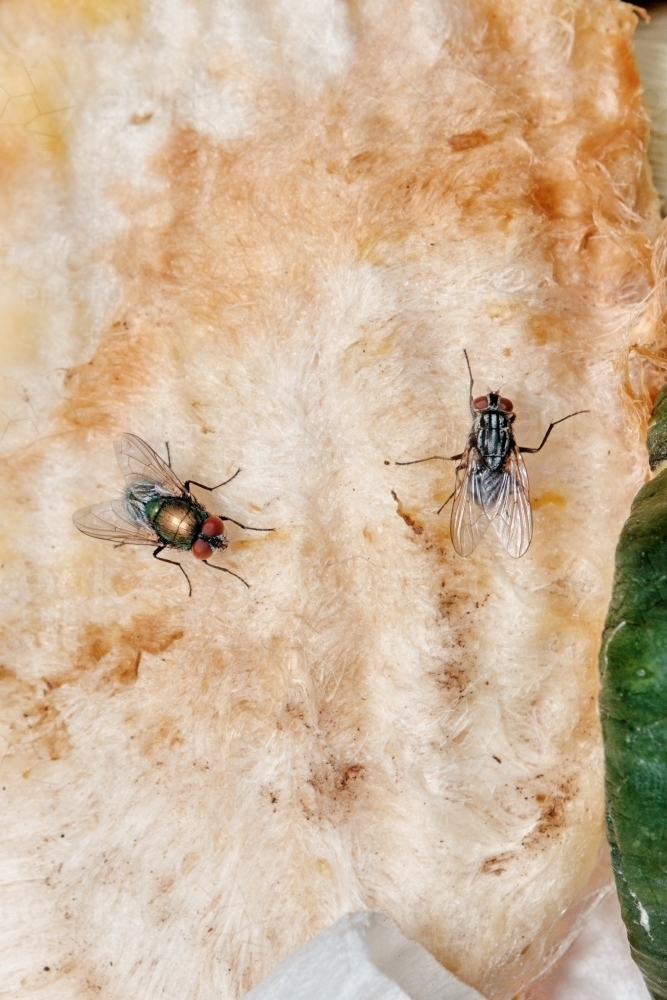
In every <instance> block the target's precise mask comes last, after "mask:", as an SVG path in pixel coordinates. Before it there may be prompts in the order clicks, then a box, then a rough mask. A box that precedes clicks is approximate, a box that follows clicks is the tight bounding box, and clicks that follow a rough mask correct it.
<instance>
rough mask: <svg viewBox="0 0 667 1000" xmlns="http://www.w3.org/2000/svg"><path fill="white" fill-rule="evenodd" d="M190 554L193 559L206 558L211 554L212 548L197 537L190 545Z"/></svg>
mask: <svg viewBox="0 0 667 1000" xmlns="http://www.w3.org/2000/svg"><path fill="white" fill-rule="evenodd" d="M192 554H193V556H194V557H195V559H208V558H209V556H212V555H213V549H212V548H211V546H210V545H209V544H208V542H205V541H204V539H203V538H198V539H197V541H196V542H195V543H194V545H193V546H192Z"/></svg>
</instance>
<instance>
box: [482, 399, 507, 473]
mask: <svg viewBox="0 0 667 1000" xmlns="http://www.w3.org/2000/svg"><path fill="white" fill-rule="evenodd" d="M510 446H511V441H510V435H509V427H508V423H507V417H506V416H505V414H504V413H499V412H497V411H494V410H490V411H488V412H486V413H483V414H482V415H481V416H480V418H479V430H478V432H477V451H478V452H479V455H480V458H482V459H483V461H484V464H485V465H486V467H487V468H488V469H491V470H493V471H496V470H497V469H501V468H502V466H503V464H504V462H505V458H506V457H507V454H508V452H509V449H510Z"/></svg>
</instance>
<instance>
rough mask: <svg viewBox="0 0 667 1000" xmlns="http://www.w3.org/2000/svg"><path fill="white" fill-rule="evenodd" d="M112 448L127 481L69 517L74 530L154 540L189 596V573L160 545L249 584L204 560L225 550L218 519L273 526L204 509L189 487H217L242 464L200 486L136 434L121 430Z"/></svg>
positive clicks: (123, 541)
mask: <svg viewBox="0 0 667 1000" xmlns="http://www.w3.org/2000/svg"><path fill="white" fill-rule="evenodd" d="M114 449H115V451H116V458H117V459H118V465H119V466H120V471H121V472H122V473H123V475H124V476H125V482H126V483H127V486H126V489H125V494H124V495H123V496H122V497H121V498H120V499H118V500H106V501H105V502H104V503H97V504H94V505H93V506H92V507H84V508H83V509H82V510H77V511H76V513H75V514H74V516H73V518H72V520H73V521H74V524H75V525H76V526H77V528H78V529H79V531H83V533H84V534H86V535H92V537H93V538H104V539H106V540H108V541H111V542H116V543H117V545H154V546H155V551H154V552H153V556H154V558H155V559H157V560H158V561H159V562H166V563H171V565H172V566H178V568H179V569H180V571H181V572H182V573H183V576H184V577H185V579H186V580H187V581H188V588H189V596H191V595H192V585H191V583H190V577H189V576H188V574H187V573H186V572H185V570H184V569H183V567H182V566H181V564H180V563H179V562H176V560H174V559H164V558H162V557H161V556H160V553H161V552H163V551H164V550H165V549H181V550H183V551H185V550H188V549H189V550H190V551H191V552H192V554H193V556H194V557H195V559H199V560H201V561H202V562H204V563H206V565H207V566H209V568H210V569H218V570H221V571H222V572H223V573H229V575H230V576H235V577H236V579H237V580H240V581H241V583H243V584H245V586H246V587H249V586H250V584H249V583H246V581H245V580H244V579H243V578H242V577H240V576H238V574H236V573H232V571H231V570H230V569H226V568H225V567H224V566H211V564H210V563H209V562H208V559H209V557H210V556H212V555H213V552H214V550H216V549H218V550H220V551H224V550H225V549H226V548H227V545H228V542H227V538H226V537H225V525H224V523H223V522H224V521H231V523H232V524H236V525H238V527H239V528H243V529H244V530H246V531H273V530H274V529H273V528H252V527H250V525H247V524H241V523H240V521H235V520H234V518H232V517H219V516H217V515H215V514H209V513H208V511H207V510H206V509H205V508H204V507H202V505H201V504H200V503H199V501H198V500H197V499H196V498H195V497H194V496H193V494H192V492H191V491H190V485H191V484H194V485H195V486H199V487H200V488H201V489H203V490H209V491H210V490H217V489H219V488H220V487H221V486H226V485H227V483H231V481H232V479H235V478H236V476H238V474H239V472H240V471H241V470H240V469H237V470H236V472H235V473H234V475H233V476H230V478H229V479H226V480H225V481H224V483H218V485H217V486H205V485H204V484H203V483H198V482H196V480H194V479H186V481H185V482H184V483H182V482H181V481H180V479H178V477H177V476H175V475H174V473H173V472H172V471H171V462H170V463H169V464H168V465H167V464H166V463H165V462H163V461H162V459H161V458H160V456H159V455H156V454H155V452H154V451H153V449H152V448H151V447H150V446H149V445H147V444H146V442H145V441H142V440H141V438H140V437H137V436H136V434H123V436H122V437H121V438H120V439H119V440H118V441H114ZM167 457H168V458H169V446H167Z"/></svg>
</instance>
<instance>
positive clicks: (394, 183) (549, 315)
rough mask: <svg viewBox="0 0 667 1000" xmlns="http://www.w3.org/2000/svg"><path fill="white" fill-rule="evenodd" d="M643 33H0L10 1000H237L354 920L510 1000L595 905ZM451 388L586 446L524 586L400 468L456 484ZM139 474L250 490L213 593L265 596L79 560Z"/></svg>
mask: <svg viewBox="0 0 667 1000" xmlns="http://www.w3.org/2000/svg"><path fill="white" fill-rule="evenodd" d="M635 20H636V17H635V15H634V14H633V13H632V10H631V8H630V7H629V5H625V4H621V3H619V2H616V0H537V2H534V3H530V4H526V3H524V2H519V0H494V2H490V0H489V2H485V0H465V2H463V0H460V2H459V0H364V2H360V3H352V2H350V3H342V2H339V0H308V2H306V0H280V2H278V3H271V4H269V3H258V2H255V0H196V2H195V0H167V2H160V0H154V2H149V0H118V2H117V3H111V2H110V0H109V2H103V0H78V2H66V0H5V2H4V3H3V4H2V5H0V32H1V39H0V49H1V50H2V52H1V53H0V176H1V183H0V205H1V211H0V244H1V252H2V269H1V271H0V306H1V308H2V319H3V322H2V327H1V329H0V411H1V413H0V416H2V428H1V441H0V458H1V460H2V483H3V487H2V495H3V516H2V535H1V536H0V554H1V562H2V622H3V635H2V654H1V657H0V661H1V663H2V670H1V672H0V720H1V728H0V746H1V747H2V754H1V756H0V760H1V762H2V764H1V776H0V777H1V782H0V789H1V795H2V816H3V822H2V829H1V832H0V842H1V844H2V856H3V859H4V860H3V865H2V880H3V894H4V901H3V906H2V909H1V911H0V914H1V915H0V981H1V982H2V983H3V989H4V990H5V991H6V992H7V995H8V996H11V997H12V998H16V1000H34V998H37V997H39V998H40V1000H60V998H66V1000H84V998H86V1000H87V998H88V997H102V998H104V1000H138V998H144V997H145V998H150V1000H160V998H170V997H177V998H179V1000H181V998H186V997H187V998H191V1000H213V998H215V1000H232V998H236V997H239V996H241V995H242V994H243V993H244V992H246V991H247V990H249V989H251V988H252V987H253V986H255V985H256V984H257V983H259V982H260V981H261V980H262V979H263V978H264V977H265V976H266V975H267V974H268V973H269V972H270V971H271V970H272V969H273V968H274V967H275V966H276V965H277V964H278V963H279V962H280V961H281V960H282V959H284V958H285V956H287V955H288V954H289V953H290V952H292V951H293V950H294V949H296V948H298V947H301V946H302V945H304V944H305V943H306V942H307V941H309V940H310V939H311V938H313V937H314V936H315V935H316V934H317V933H319V932H320V931H322V930H323V929H324V928H326V927H328V926H329V925H330V924H332V923H333V922H334V921H335V920H337V919H338V918H340V917H342V916H343V915H344V914H346V913H349V912H354V911H358V910H365V909H368V910H375V911H379V912H381V913H383V914H385V915H387V916H388V917H390V918H391V919H392V920H393V921H395V923H396V924H397V925H398V927H399V928H400V929H401V931H402V933H403V934H404V935H405V936H406V937H407V938H409V939H410V940H412V941H415V942H417V943H419V944H421V945H423V946H424V947H425V948H426V949H428V950H429V951H430V952H431V953H432V954H433V955H434V956H435V958H436V959H437V960H438V961H439V962H440V963H442V964H443V965H444V966H446V967H447V969H449V970H451V972H453V973H454V974H455V975H456V976H458V977H459V978H460V979H462V980H463V981H464V982H466V983H468V984H470V985H471V986H473V987H475V988H476V989H477V990H479V991H480V992H481V993H482V994H484V995H485V996H487V997H490V998H494V1000H508V998H510V997H512V996H514V995H515V994H516V993H517V992H518V990H519V989H520V988H522V986H525V985H526V984H527V983H529V982H530V981H532V980H533V979H535V977H537V976H538V975H540V974H541V973H542V972H543V971H544V970H545V969H546V968H547V967H548V966H549V964H550V962H552V961H553V960H554V958H555V957H556V956H557V954H558V953H559V949H560V948H561V944H562V942H563V941H566V940H567V939H568V935H570V934H571V930H572V926H574V924H573V922H572V919H573V918H572V919H571V918H570V916H568V914H570V915H571V914H572V913H579V914H581V913H582V912H584V910H585V905H584V904H582V903H581V900H582V898H584V899H586V900H592V899H593V898H596V893H597V892H598V889H597V887H596V883H595V874H594V871H595V866H596V862H597V857H598V852H599V848H600V844H601V841H602V838H603V802H602V796H603V793H602V753H601V743H600V733H599V727H598V721H597V710H596V702H595V697H596V692H597V651H598V645H599V638H600V633H601V628H602V622H603V620H604V615H605V610H606V605H607V602H608V600H609V593H610V586H611V577H612V571H613V552H614V547H615V542H616V538H617V535H618V531H619V528H620V526H621V524H622V523H623V521H624V520H625V517H626V516H627V511H628V508H629V503H630V500H631V498H632V496H633V495H634V494H635V492H636V490H637V488H638V486H639V484H640V483H641V481H642V478H643V475H644V462H645V458H644V451H643V446H642V443H641V437H640V435H639V434H638V433H637V431H636V430H634V429H629V427H630V422H629V420H628V413H627V411H626V409H625V408H624V407H625V404H624V401H623V396H622V393H621V388H620V381H619V376H618V374H617V370H616V368H615V367H614V366H615V363H616V361H617V359H618V358H619V356H620V354H621V352H622V351H623V350H624V349H625V348H626V347H627V344H628V343H629V340H630V338H631V337H632V336H634V334H633V331H634V330H636V329H637V328H638V325H639V326H641V324H643V326H642V330H643V333H642V336H646V337H648V336H650V335H651V330H652V329H653V327H654V326H655V325H656V324H657V323H658V321H659V319H660V316H659V310H658V309H657V308H654V307H653V306H651V302H652V299H651V293H652V289H653V288H654V285H655V284H656V280H657V279H656V274H655V273H654V270H655V269H654V267H653V265H652V246H653V241H654V239H655V236H656V233H657V230H658V224H659V221H658V217H657V209H656V204H655V196H654V193H653V190H652V188H651V185H650V180H649V177H648V172H647V167H646V162H645V148H646V141H647V120H646V115H645V112H644V108H643V104H642V99H641V93H640V87H639V80H638V77H637V74H636V70H635V67H634V62H633V58H632V49H631V37H632V31H633V29H634V24H635ZM464 348H466V349H467V351H468V355H469V357H470V362H471V365H472V370H473V372H474V374H475V376H476V384H475V391H476V393H478V394H484V393H485V392H486V391H487V386H490V387H491V388H497V387H498V386H499V385H500V384H501V383H503V390H502V391H503V395H504V396H508V397H509V398H510V399H511V400H512V401H513V403H514V407H515V411H516V414H517V419H516V423H515V424H514V429H515V431H516V436H517V440H518V441H519V444H522V445H524V446H536V445H537V444H538V443H539V442H540V440H541V438H542V435H543V434H544V431H545V430H546V428H547V426H548V424H549V422H550V421H552V420H557V419H559V418H561V417H563V416H565V415H567V414H568V413H571V412H573V411H575V410H581V409H588V410H590V413H587V414H582V415H579V416H576V417H574V418H573V419H572V420H568V421H566V422H565V423H563V424H560V425H558V426H557V427H556V428H554V431H553V433H552V434H551V436H550V438H549V440H548V442H547V444H546V446H545V447H544V449H543V450H542V451H541V452H540V453H539V454H537V455H534V456H531V455H528V456H526V463H527V466H528V472H529V476H530V484H531V494H532V499H533V513H534V537H533V542H532V545H531V547H530V549H529V550H528V552H527V554H526V555H525V556H523V558H521V559H519V560H515V559H512V558H511V557H510V556H509V555H508V554H507V553H506V552H505V551H504V549H503V548H502V546H501V545H500V544H499V542H498V540H497V538H496V537H495V535H494V533H493V530H490V531H489V532H488V533H487V536H486V538H485V539H484V540H483V541H482V543H481V544H480V545H479V547H478V548H477V549H476V550H475V552H474V553H473V554H472V556H471V557H470V558H468V559H462V558H460V557H459V556H457V555H456V553H455V552H454V550H453V548H452V545H451V540H450V537H449V522H448V513H449V509H450V508H449V507H446V508H445V509H444V510H443V512H442V514H440V515H437V514H436V511H437V509H438V508H439V507H440V506H441V504H443V502H444V501H445V500H446V499H447V497H448V495H449V494H450V493H451V491H452V489H453V483H454V464H455V463H452V462H442V461H433V462H427V463H424V464H420V465H412V466H406V467H399V466H397V465H395V464H394V463H395V462H396V461H408V460H412V459H417V458H422V457H426V456H429V455H433V454H438V455H444V456H449V455H453V454H456V453H459V452H461V450H462V449H463V448H464V446H465V442H466V436H467V433H468V430H469V425H470V411H469V406H468V389H469V385H468V373H467V369H466V365H465V359H464V355H463V349H464ZM126 431H129V432H132V433H135V434H137V435H139V436H140V437H142V438H143V439H145V440H146V441H147V442H148V443H149V444H150V445H151V446H152V447H153V448H154V449H155V450H156V451H157V452H158V453H159V454H161V455H163V456H166V450H165V446H164V442H166V441H168V442H169V448H170V452H171V460H172V465H173V469H174V471H175V473H176V475H178V476H179V477H180V478H181V479H186V478H189V479H194V480H197V481H199V482H201V483H205V484H210V485H214V484H216V483H219V482H221V481H222V480H224V479H227V478H228V477H230V476H231V475H232V474H233V473H234V472H235V470H236V469H237V468H240V469H241V472H240V474H239V475H238V476H237V477H236V478H235V479H234V480H233V482H231V483H230V484H229V485H228V486H226V487H224V488H223V489H221V490H218V491H216V492H214V493H205V492H203V491H201V490H200V491H199V492H198V495H199V497H200V499H201V500H202V502H203V503H205V504H206V505H207V509H208V510H209V511H210V512H211V513H214V514H223V515H226V516H229V517H231V518H234V519H236V520H238V521H240V522H242V523H243V524H249V525H253V526H257V527H272V528H275V529H276V530H275V531H274V532H272V533H267V534H259V533H253V532H252V531H242V530H241V529H237V528H235V527H234V525H232V526H231V527H230V530H229V537H230V546H229V548H228V549H227V550H226V551H225V552H224V553H219V554H216V555H215V556H214V557H213V559H212V562H216V563H217V564H219V565H221V566H225V567H227V568H228V569H230V570H232V571H233V572H234V573H237V574H239V575H240V576H242V577H243V579H244V580H246V581H247V582H248V583H249V584H250V589H247V588H246V587H244V586H243V584H242V583H240V582H239V581H238V580H235V579H234V578H233V577H232V576H229V575H228V574H224V573H218V572H213V571H211V570H210V568H208V567H206V566H205V565H203V564H201V563H197V562H196V561H195V560H194V559H193V558H192V556H191V555H190V554H189V553H187V552H185V553H183V554H180V555H179V554H178V553H173V552H172V553H171V554H170V553H169V552H167V553H164V555H166V556H168V557H169V558H175V559H177V560H178V559H180V560H181V561H182V563H183V566H184V567H185V568H186V569H187V572H188V575H189V577H190V579H191V581H192V590H193V593H192V597H191V598H188V594H187V585H186V582H185V580H184V578H183V576H182V574H181V573H180V572H179V571H178V570H177V569H176V568H175V567H172V566H169V565H160V564H159V563H158V562H156V561H155V560H153V559H152V558H151V550H150V549H149V548H147V547H140V546H136V547H131V546H127V545H126V546H123V547H121V548H114V547H113V546H112V545H111V544H110V543H107V542H103V541H100V540H96V539H93V538H89V537H86V536H85V535H83V534H80V533H78V532H77V531H76V529H75V528H74V526H73V524H72V521H71V516H72V513H73V511H74V510H75V509H77V508H80V507H83V506H86V505H88V504H94V503H98V502H100V501H103V500H106V499H108V498H113V497H116V496H121V494H122V491H123V485H124V484H123V481H122V477H121V475H120V472H119V470H118V468H117V467H116V464H115V460H114V451H113V446H112V442H113V440H114V439H116V438H118V437H119V436H120V434H122V433H123V432H126ZM195 491H196V488H195ZM586 905H587V904H586ZM577 907H579V909H578V910H577ZM582 907H583V909H582ZM573 908H574V909H573ZM577 919H579V917H577Z"/></svg>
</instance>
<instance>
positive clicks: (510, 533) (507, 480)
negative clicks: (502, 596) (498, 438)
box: [487, 448, 533, 559]
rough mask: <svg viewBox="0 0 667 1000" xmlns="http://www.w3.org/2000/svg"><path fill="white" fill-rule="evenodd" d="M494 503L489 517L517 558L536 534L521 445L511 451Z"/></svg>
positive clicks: (502, 540)
mask: <svg viewBox="0 0 667 1000" xmlns="http://www.w3.org/2000/svg"><path fill="white" fill-rule="evenodd" d="M501 476H502V480H501V482H500V483H499V486H498V491H497V494H495V495H494V497H493V505H492V507H490V506H489V505H487V511H488V514H489V519H490V521H491V523H492V524H493V527H494V529H495V532H496V534H497V535H498V538H499V539H500V541H501V542H502V543H503V545H504V546H505V548H506V549H507V551H508V552H509V554H510V555H511V556H513V557H514V558H515V559H518V558H519V557H520V556H522V555H523V554H524V552H526V550H527V549H528V546H529V545H530V540H531V538H532V537H533V515H532V513H531V509H530V494H529V492H528V472H527V470H526V465H525V462H524V460H523V457H522V455H521V453H520V452H519V449H518V448H513V449H512V451H511V452H510V454H509V455H508V460H507V464H506V467H505V469H503V471H502V473H501Z"/></svg>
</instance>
